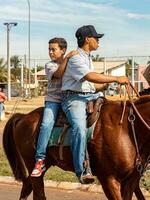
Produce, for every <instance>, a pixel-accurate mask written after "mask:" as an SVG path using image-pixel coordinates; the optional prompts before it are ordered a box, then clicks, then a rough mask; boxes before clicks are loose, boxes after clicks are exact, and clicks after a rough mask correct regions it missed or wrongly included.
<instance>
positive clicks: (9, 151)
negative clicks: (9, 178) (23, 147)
mask: <svg viewBox="0 0 150 200" xmlns="http://www.w3.org/2000/svg"><path fill="white" fill-rule="evenodd" d="M23 115H24V114H21V113H16V114H14V115H13V116H12V117H11V118H10V119H9V120H8V122H7V124H6V126H5V129H4V133H3V147H4V151H5V154H6V156H7V159H8V161H9V164H10V166H11V169H12V171H13V174H14V177H15V179H16V180H18V181H23V180H24V179H25V178H26V177H27V175H26V168H25V165H24V162H23V159H22V158H21V155H20V153H19V152H18V151H17V147H16V145H15V140H14V134H13V132H14V129H15V125H16V123H17V122H18V121H19V120H20V119H21V117H22V116H23Z"/></svg>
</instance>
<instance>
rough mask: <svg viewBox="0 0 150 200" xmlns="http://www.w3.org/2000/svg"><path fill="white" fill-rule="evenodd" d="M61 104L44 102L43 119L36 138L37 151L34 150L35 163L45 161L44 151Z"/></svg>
mask: <svg viewBox="0 0 150 200" xmlns="http://www.w3.org/2000/svg"><path fill="white" fill-rule="evenodd" d="M60 106H61V103H56V102H49V101H46V102H45V108H44V113H43V119H42V123H41V126H40V133H39V137H38V143H37V150H36V156H35V158H36V161H37V160H38V159H45V157H46V149H47V145H48V142H49V139H50V136H51V132H52V129H53V127H54V124H55V121H56V117H57V114H58V110H59V108H60Z"/></svg>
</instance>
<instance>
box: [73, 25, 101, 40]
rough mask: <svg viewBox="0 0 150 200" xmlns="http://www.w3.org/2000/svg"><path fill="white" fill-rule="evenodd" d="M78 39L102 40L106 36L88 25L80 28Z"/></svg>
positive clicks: (77, 34)
mask: <svg viewBox="0 0 150 200" xmlns="http://www.w3.org/2000/svg"><path fill="white" fill-rule="evenodd" d="M75 36H76V38H77V39H83V38H85V37H95V38H101V37H103V36H104V34H100V33H97V32H96V30H95V28H94V26H93V25H87V26H82V27H80V28H79V29H78V30H77V31H76V34H75Z"/></svg>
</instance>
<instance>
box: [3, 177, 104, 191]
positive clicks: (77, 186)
mask: <svg viewBox="0 0 150 200" xmlns="http://www.w3.org/2000/svg"><path fill="white" fill-rule="evenodd" d="M0 183H4V184H13V185H21V184H22V183H21V182H18V181H16V180H15V179H14V178H13V177H10V176H0ZM44 186H45V187H51V188H58V189H64V190H82V191H88V192H95V193H103V190H102V187H101V185H97V184H89V185H84V184H81V183H72V182H57V181H52V180H44Z"/></svg>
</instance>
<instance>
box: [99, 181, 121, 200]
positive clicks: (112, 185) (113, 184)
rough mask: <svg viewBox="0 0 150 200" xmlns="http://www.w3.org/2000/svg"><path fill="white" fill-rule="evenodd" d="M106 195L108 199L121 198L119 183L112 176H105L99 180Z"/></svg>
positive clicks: (118, 199) (116, 199)
mask: <svg viewBox="0 0 150 200" xmlns="http://www.w3.org/2000/svg"><path fill="white" fill-rule="evenodd" d="M100 182H101V184H102V188H103V190H104V192H105V195H106V197H107V198H108V199H109V200H122V197H121V190H120V189H121V184H120V182H118V181H117V180H116V179H115V178H114V177H106V178H105V179H103V180H100Z"/></svg>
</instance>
